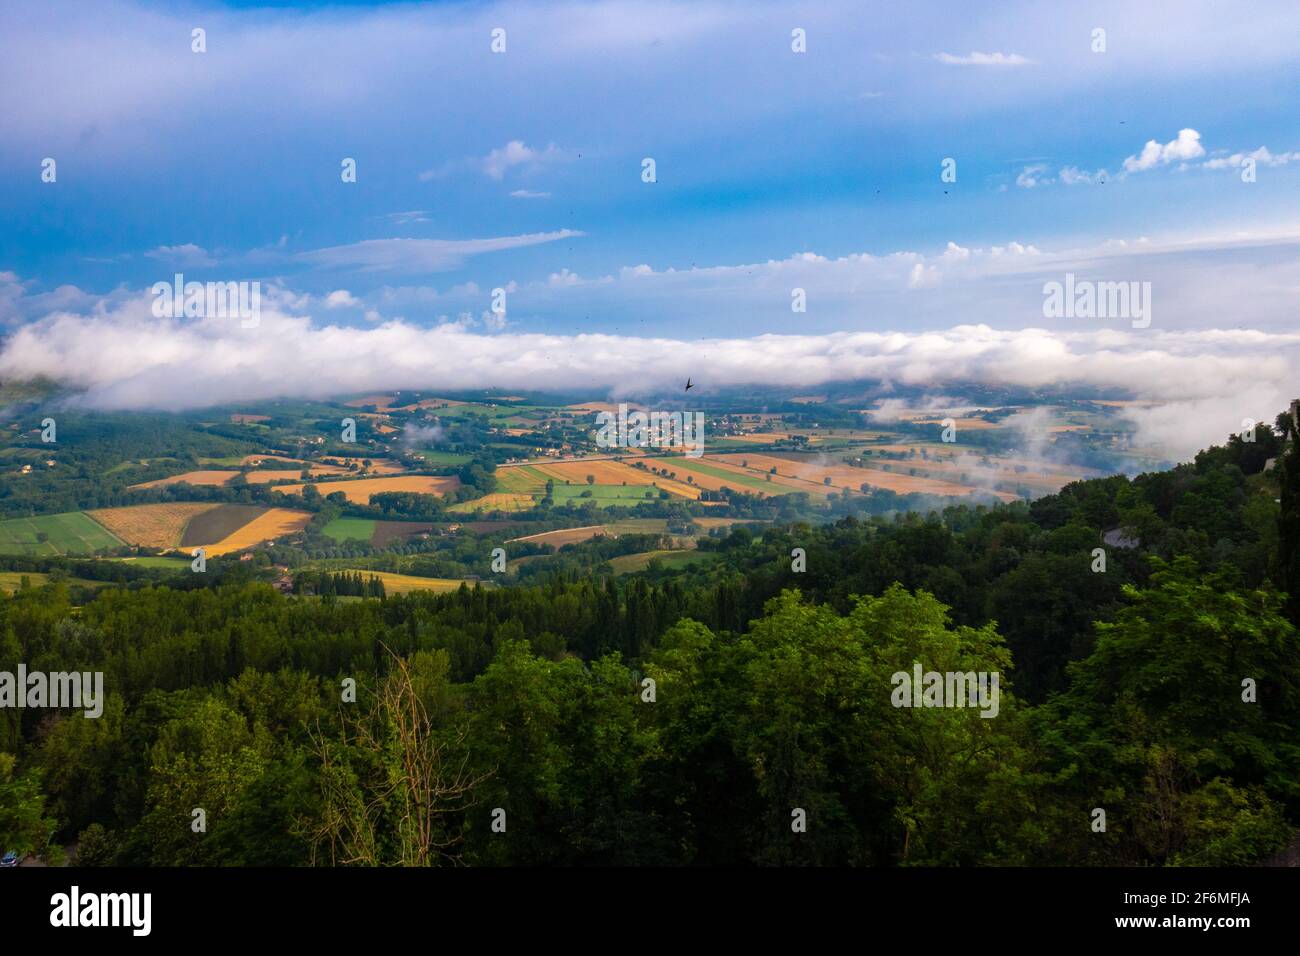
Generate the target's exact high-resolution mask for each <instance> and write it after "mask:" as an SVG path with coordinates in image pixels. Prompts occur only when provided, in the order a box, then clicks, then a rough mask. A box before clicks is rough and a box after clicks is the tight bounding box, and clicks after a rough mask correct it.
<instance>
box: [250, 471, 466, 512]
mask: <svg viewBox="0 0 1300 956" xmlns="http://www.w3.org/2000/svg"><path fill="white" fill-rule="evenodd" d="M313 484H314V485H315V487H316V490H317V491H319V492H320V493H321V496H322V497H324V496H326V495H331V494H333V493H334V492H336V491H341V492H343V494H344V495H346V496H347V499H348V501H351V502H354V503H355V504H359V505H368V504H370V498H371V496H373V495H378V494H383V493H384V492H389V491H408V492H413V493H415V494H421V495H444V494H446V493H447V492H449V491H455V490H456V489H457V488H459V487H460V479H459V478H456V477H455V476H452V477H448V478H439V477H434V476H432V475H406V476H403V477H400V478H356V479H353V480H350V481H317V482H313ZM305 487H306V485H304V484H296V485H280V486H277V487H276V488H274V489H273V490H274V491H278V492H282V493H284V494H291V495H297V494H301V493H302V489H303V488H305Z"/></svg>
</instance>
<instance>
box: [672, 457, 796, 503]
mask: <svg viewBox="0 0 1300 956" xmlns="http://www.w3.org/2000/svg"><path fill="white" fill-rule="evenodd" d="M672 465H673V467H674V468H675V467H677V466H679V465H680V466H681V467H682V468H685V469H686V470H687V471H695V472H699V473H700V474H701V475H712V476H713V477H714V478H720V479H721V480H723V481H725V482H726V483H727V484H728V485H729V486H730V487H732V488H752V489H755V490H757V491H764V492H767V493H768V494H769V495H771V494H789V493H790V492H789V489H786V490H785V491H782V490H781V486H780V485H777V486H776V487H773V483H772V482H770V481H766V480H764V479H762V478H757V477H753V478H751V477H750V476H749V475H741V474H737V473H736V472H734V471H727V470H726V469H725V468H717V467H715V466H713V465H706V464H704V463H703V462H700V461H696V460H695V459H693V458H674V459H673V460H672Z"/></svg>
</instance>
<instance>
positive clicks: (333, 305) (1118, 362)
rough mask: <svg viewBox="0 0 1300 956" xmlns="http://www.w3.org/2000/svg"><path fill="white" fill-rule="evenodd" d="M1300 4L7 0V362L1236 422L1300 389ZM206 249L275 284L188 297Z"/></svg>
mask: <svg viewBox="0 0 1300 956" xmlns="http://www.w3.org/2000/svg"><path fill="white" fill-rule="evenodd" d="M195 29H201V30H202V31H204V32H203V46H204V50H203V52H195V49H194V47H195V45H196V42H195V40H194V34H193V31H194V30H195ZM497 30H501V31H504V34H503V35H502V34H497V36H498V37H502V36H503V42H504V50H503V51H501V52H494V50H493V44H494V39H493V38H494V31H497ZM1098 31H1104V34H1102V33H1099V32H1098ZM1297 35H1300V6H1297V5H1296V4H1294V3H1267V2H1263V3H1253V4H1250V5H1249V6H1248V7H1247V8H1241V7H1238V6H1235V5H1229V4H1225V3H1205V2H1196V0H1184V2H1179V3H1177V4H1172V3H1145V4H1132V3H1131V2H1123V3H1079V4H1069V5H1057V4H1043V3H1015V2H1011V3H999V4H983V3H978V2H973V3H926V2H916V3H909V4H907V5H905V6H899V5H897V4H883V3H881V4H870V3H867V4H864V3H838V2H835V0H830V2H818V3H809V4H798V3H763V2H743V3H742V2H737V3H718V2H713V0H702V2H691V3H670V2H659V0H643V2H600V0H597V2H583V3H538V2H532V3H434V4H381V3H351V4H335V5H324V4H316V3H309V4H293V3H275V4H271V5H252V4H247V3H238V4H220V3H210V2H205V3H194V4H185V3H179V4H178V3H165V4H163V3H147V2H139V0H135V2H129V0H128V2H122V0H104V2H100V3H95V4H85V3H64V2H60V0H52V2H46V3H41V4H29V5H18V4H6V5H3V6H2V7H0V131H2V133H0V208H3V209H4V210H5V214H4V222H3V226H2V227H0V334H3V335H4V336H5V337H4V339H3V341H2V342H0V376H8V377H15V376H20V377H21V376H24V375H31V374H45V375H51V376H54V377H56V378H61V379H64V380H67V381H69V382H71V383H73V384H77V385H80V386H81V387H84V388H86V389H88V390H89V392H88V395H89V400H91V401H94V402H96V403H99V404H103V405H107V406H114V407H143V406H149V407H189V406H193V405H196V404H201V403H204V402H211V401H214V400H217V399H218V398H220V397H222V396H225V397H226V398H227V399H229V398H230V397H232V393H233V392H240V393H242V394H244V395H246V396H247V397H249V398H259V397H267V396H268V395H270V394H273V393H275V392H276V391H277V390H278V389H286V388H294V389H299V390H328V389H340V388H342V387H343V386H348V387H352V386H356V387H358V388H370V387H376V386H378V387H383V386H384V384H385V383H386V380H385V377H386V376H387V377H388V378H389V379H391V377H392V376H393V375H400V377H402V379H403V381H402V382H401V383H396V382H392V381H387V384H403V385H405V386H406V387H429V388H436V387H453V386H461V387H475V386H488V385H500V386H502V387H528V386H530V385H532V386H534V387H543V386H547V385H552V384H553V385H557V386H562V387H566V388H583V387H595V388H605V389H608V390H609V391H610V393H611V394H618V393H632V392H635V391H637V390H638V389H644V388H649V387H658V386H659V385H661V384H664V383H667V382H670V381H675V380H676V379H677V377H679V376H680V377H681V378H682V379H685V377H686V376H687V375H692V376H693V378H694V379H695V380H696V381H697V382H700V383H702V384H703V385H704V386H705V387H710V386H712V385H725V384H736V383H740V382H743V381H766V382H777V381H781V382H785V381H789V382H790V384H813V383H816V382H817V381H825V380H829V379H833V378H837V377H844V376H848V375H859V374H878V375H883V376H887V377H891V378H894V379H897V380H899V381H908V382H909V383H911V384H916V383H921V384H925V383H927V382H930V381H934V382H935V383H936V384H938V383H940V382H942V381H943V380H945V379H953V380H958V381H960V380H980V381H1005V382H1010V383H1014V384H1032V383H1037V382H1041V381H1046V382H1048V383H1053V382H1055V383H1063V382H1071V381H1078V382H1087V383H1091V384H1101V385H1105V386H1107V387H1114V388H1123V389H1127V390H1128V391H1130V392H1132V393H1133V394H1135V395H1138V396H1140V397H1153V398H1159V399H1161V400H1168V401H1176V402H1179V403H1184V404H1183V405H1182V406H1181V408H1182V411H1183V413H1185V414H1181V413H1180V416H1175V417H1174V421H1175V422H1176V423H1177V424H1169V425H1165V426H1162V427H1164V429H1165V435H1164V437H1165V438H1167V439H1169V440H1170V441H1174V440H1176V441H1178V442H1182V443H1187V444H1190V443H1193V442H1196V441H1200V440H1202V438H1201V436H1202V433H1204V434H1205V435H1206V436H1207V437H1210V438H1218V437H1221V433H1222V432H1224V431H1226V430H1227V428H1226V425H1227V424H1232V423H1236V422H1239V421H1240V419H1241V418H1242V417H1243V415H1244V414H1254V415H1255V417H1263V416H1264V415H1268V416H1269V417H1271V415H1272V414H1273V413H1275V412H1276V411H1277V410H1279V409H1280V408H1281V407H1282V406H1283V405H1284V404H1285V403H1286V401H1287V400H1288V399H1289V398H1291V397H1295V395H1296V394H1300V374H1298V373H1297V372H1296V371H1295V370H1296V369H1297V368H1300V361H1296V359H1297V358H1300V356H1298V355H1297V350H1298V349H1297V340H1296V332H1297V329H1298V328H1300V325H1298V323H1297V322H1296V317H1295V303H1296V302H1297V296H1296V292H1297V291H1300V126H1297V124H1296V122H1295V116H1296V115H1297V110H1296V106H1297V103H1296V98H1297V97H1296V91H1295V77H1296V76H1297V66H1300V63H1298V62H1297V61H1300V45H1297V44H1296V43H1295V42H1294V38H1295V37H1296V36H1297ZM501 44H502V40H501V39H498V40H497V41H496V45H497V46H498V48H499V47H500V46H501ZM798 47H802V51H803V52H798V51H797V50H796V48H798ZM647 159H650V160H653V161H654V173H655V176H654V179H655V181H653V182H646V181H645V179H646V175H645V170H644V167H645V161H646V160H647ZM47 160H53V161H54V165H53V174H54V175H53V179H54V181H52V182H50V181H46V179H47V178H49V174H48V173H46V172H45V170H46V168H47V166H48V163H47V162H46V161H47ZM348 160H351V161H354V163H355V170H356V175H355V182H345V181H344V178H345V177H344V176H343V175H342V173H343V169H344V165H345V162H346V161H348ZM946 161H947V162H946ZM945 169H947V170H948V174H947V175H945ZM178 272H179V273H182V274H183V275H184V277H185V279H186V280H187V281H201V282H206V281H221V282H227V281H247V282H252V281H256V282H259V283H260V285H261V288H262V290H263V310H264V315H263V321H261V322H260V323H259V325H258V327H257V328H256V329H241V328H239V327H238V325H237V324H234V323H230V322H228V321H226V322H217V321H210V320H198V321H196V320H194V319H190V320H188V321H187V320H184V319H168V318H161V319H160V318H158V317H157V316H155V315H153V314H152V313H151V310H150V305H151V303H152V300H153V296H152V295H151V292H150V289H151V286H152V285H153V284H154V283H156V282H159V281H169V280H171V279H172V277H173V276H174V275H175V274H176V273H178ZM1067 274H1070V275H1073V276H1076V277H1077V278H1078V279H1080V280H1085V281H1088V280H1091V281H1098V282H1126V283H1127V282H1137V283H1145V282H1149V283H1150V290H1151V291H1150V297H1151V315H1150V323H1149V325H1148V326H1146V327H1143V328H1138V327H1135V326H1133V325H1131V324H1130V323H1129V322H1128V321H1126V320H1123V319H1121V320H1116V319H1115V318H1114V317H1102V318H1089V319H1085V318H1078V317H1073V316H1055V315H1045V314H1044V286H1045V283H1050V282H1054V281H1056V282H1063V281H1065V276H1066V275H1067ZM494 289H501V290H504V293H505V294H504V312H499V311H495V312H494V311H493V309H492V305H493V290H494ZM796 290H802V291H801V293H800V294H801V296H802V304H803V310H802V311H794V309H793V308H792V305H793V301H794V298H795V296H796ZM128 343H129V347H128ZM394 348H399V349H400V350H401V351H400V352H393V351H389V350H390V349H394ZM105 356H114V360H113V361H112V362H108V361H105V359H104V357H105ZM363 356H364V357H365V360H364V361H362V359H361V357H363ZM295 363H296V364H295ZM304 363H309V364H304ZM1225 376H1229V377H1227V378H1225ZM1256 406H1258V408H1256ZM1187 416H1191V417H1192V418H1193V419H1195V420H1194V421H1192V422H1188V421H1187ZM1153 427H1154V426H1153Z"/></svg>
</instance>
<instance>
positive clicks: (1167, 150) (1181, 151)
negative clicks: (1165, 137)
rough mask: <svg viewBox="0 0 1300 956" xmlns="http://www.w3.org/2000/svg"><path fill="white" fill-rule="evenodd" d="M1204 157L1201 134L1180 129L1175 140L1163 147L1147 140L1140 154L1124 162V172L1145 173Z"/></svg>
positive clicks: (1191, 130)
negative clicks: (1160, 167)
mask: <svg viewBox="0 0 1300 956" xmlns="http://www.w3.org/2000/svg"><path fill="white" fill-rule="evenodd" d="M1204 155H1205V147H1204V146H1202V145H1201V134H1200V133H1198V132H1197V131H1196V130H1194V129H1181V130H1179V131H1178V136H1177V138H1176V139H1172V140H1170V141H1169V142H1167V143H1165V144H1164V145H1161V144H1160V143H1158V142H1156V141H1155V140H1154V139H1150V140H1147V144H1146V145H1145V146H1143V147H1142V152H1141V153H1139V154H1138V155H1136V156H1130V157H1128V159H1126V160H1124V170H1125V172H1130V173H1139V172H1145V171H1146V170H1148V169H1154V168H1155V167H1157V166H1167V165H1168V164H1169V163H1172V162H1177V161H1180V160H1181V161H1186V160H1189V159H1196V158H1197V157H1199V156H1204Z"/></svg>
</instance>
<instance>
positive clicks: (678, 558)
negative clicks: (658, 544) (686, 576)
mask: <svg viewBox="0 0 1300 956" xmlns="http://www.w3.org/2000/svg"><path fill="white" fill-rule="evenodd" d="M719 557H720V555H718V553H717V552H715V551H695V550H689V551H642V552H640V553H639V554H621V555H619V556H618V557H617V558H611V559H610V562H609V563H610V565H611V566H612V567H613V568H614V573H615V574H629V573H631V572H633V571H644V570H645V569H646V568H648V567H649V566H650V562H651V561H654V560H656V559H658V561H659V563H660V564H662V565H663V566H664V567H665V568H684V567H689V566H690V565H693V564H705V563H708V562H710V561H716V560H717V559H718V558H719Z"/></svg>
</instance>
